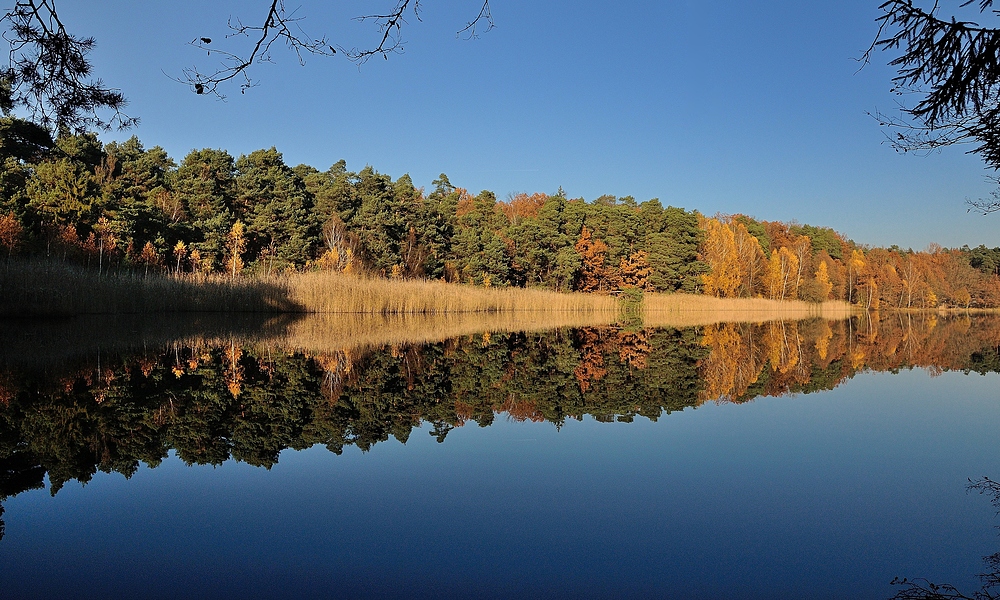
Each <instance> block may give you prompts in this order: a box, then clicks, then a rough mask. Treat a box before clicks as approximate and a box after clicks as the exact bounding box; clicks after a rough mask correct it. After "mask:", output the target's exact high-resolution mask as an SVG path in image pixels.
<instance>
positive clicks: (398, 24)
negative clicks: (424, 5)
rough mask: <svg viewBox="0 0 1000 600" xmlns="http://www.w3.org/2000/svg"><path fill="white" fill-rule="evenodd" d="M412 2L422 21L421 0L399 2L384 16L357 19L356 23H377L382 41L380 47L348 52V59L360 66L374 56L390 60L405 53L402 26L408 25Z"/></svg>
mask: <svg viewBox="0 0 1000 600" xmlns="http://www.w3.org/2000/svg"><path fill="white" fill-rule="evenodd" d="M411 2H412V6H413V16H414V17H415V18H416V19H417V20H418V21H419V20H420V0H397V2H396V6H395V8H393V9H392V10H391V11H389V13H388V14H384V15H364V16H360V17H355V19H354V20H356V21H361V22H365V21H375V23H376V24H377V25H378V28H379V32H380V33H381V34H382V39H381V40H380V41H379V43H378V46H376V47H374V48H369V49H358V48H352V49H350V50H346V51H345V52H344V54H345V55H346V56H347V58H349V59H351V60H353V61H354V62H356V63H358V64H363V63H366V62H368V59H370V58H371V57H373V56H381V57H382V58H384V59H386V60H388V59H389V55H390V54H400V53H402V51H403V39H402V37H401V34H402V26H403V25H404V24H406V19H405V18H404V17H405V15H406V9H407V8H409V7H410V5H411Z"/></svg>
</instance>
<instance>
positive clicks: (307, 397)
mask: <svg viewBox="0 0 1000 600" xmlns="http://www.w3.org/2000/svg"><path fill="white" fill-rule="evenodd" d="M241 339H242V338H238V337H232V338H231V339H227V340H224V341H223V340H220V339H219V338H215V339H214V340H213V341H205V340H198V339H197V338H191V337H188V338H186V339H185V341H182V342H176V343H172V344H167V345H160V346H158V349H157V350H155V351H142V352H132V353H122V354H118V355H115V356H109V355H107V354H104V355H102V356H101V357H100V359H99V360H97V359H95V360H92V361H88V360H83V361H82V362H78V363H77V364H76V365H75V366H72V367H68V366H65V364H66V363H65V361H63V363H62V365H61V366H60V365H49V366H38V365H37V364H36V363H32V366H31V367H30V368H29V367H17V368H15V367H2V366H0V501H2V500H3V499H5V498H8V497H11V496H13V495H15V494H18V493H20V492H22V491H25V490H30V489H36V488H39V487H42V486H43V482H44V477H45V476H46V475H47V476H48V478H49V489H50V491H51V493H52V494H55V493H57V492H58V491H59V489H60V488H61V487H62V486H63V485H65V484H66V483H67V482H68V481H71V480H77V481H80V482H87V481H89V480H90V479H91V478H92V477H93V475H94V474H95V473H97V471H103V472H108V473H111V472H115V473H121V474H123V475H124V476H125V477H130V476H131V475H132V474H133V473H135V472H136V470H137V469H138V467H139V465H140V463H144V464H146V465H148V466H150V467H155V466H157V465H158V464H159V463H160V462H161V461H162V460H163V459H164V458H166V457H167V455H168V453H169V452H170V451H171V450H173V451H174V452H175V453H176V455H177V456H178V457H180V458H181V459H182V460H183V461H185V462H186V463H188V464H212V465H218V464H221V463H223V462H224V461H226V460H229V459H235V460H238V461H242V462H246V463H249V464H251V465H257V466H262V467H265V468H269V467H270V466H272V465H274V464H275V463H276V462H277V461H278V456H279V454H280V453H281V451H282V450H284V449H287V448H292V449H296V450H300V449H305V448H309V447H311V446H314V445H317V444H322V445H324V446H326V447H327V448H328V449H329V450H330V451H331V452H334V453H337V454H339V453H341V452H342V451H343V449H344V447H345V446H351V445H353V446H356V447H358V448H360V449H361V450H363V451H366V450H368V449H370V448H372V447H373V446H374V445H375V444H378V443H380V442H383V441H386V440H388V439H389V437H390V436H391V437H394V438H395V439H397V440H399V441H401V442H406V440H407V439H408V438H409V436H410V435H411V433H412V431H413V429H414V428H415V427H420V426H421V425H422V424H423V423H428V424H429V426H430V427H429V429H430V433H431V435H433V436H435V437H436V438H437V440H438V441H439V442H443V441H444V440H445V439H446V438H447V435H448V432H449V431H451V430H452V429H454V428H456V427H462V426H465V425H468V424H471V423H475V424H477V425H479V426H482V427H485V426H488V425H490V424H491V423H492V422H493V421H494V420H495V419H496V418H497V417H498V416H502V417H505V418H507V419H510V420H514V421H545V422H550V423H553V424H554V425H556V426H557V427H558V426H561V425H562V424H563V423H565V422H566V420H567V419H578V420H579V419H583V418H584V417H585V416H587V415H589V416H591V417H592V418H594V419H595V420H598V421H602V422H613V421H618V422H628V421H632V420H633V419H634V418H635V417H636V416H643V417H646V418H648V419H652V420H656V419H657V418H659V417H661V416H662V415H664V414H670V413H671V412H675V411H681V410H684V409H687V408H694V407H697V406H699V405H700V404H703V403H705V402H733V403H742V402H747V401H750V400H753V399H754V398H756V397H759V396H779V395H787V394H798V393H810V392H815V391H819V390H828V389H832V388H834V387H836V386H837V385H839V384H840V383H842V382H843V381H845V380H846V379H849V378H851V377H853V376H854V375H855V374H857V373H859V372H863V371H866V370H872V371H897V370H900V369H907V368H914V367H919V368H925V369H928V370H930V371H931V372H932V373H940V372H942V371H946V370H960V371H965V372H973V371H974V372H979V373H986V372H997V371H1000V318H996V317H986V316H973V317H968V316H963V317H952V318H946V317H938V316H936V315H920V316H914V315H905V314H891V315H884V316H883V317H882V318H880V317H879V316H878V315H877V314H876V315H874V316H872V317H864V318H855V319H853V320H850V321H840V322H829V321H822V320H812V321H804V322H784V323H783V322H774V323H765V324H735V323H728V324H717V325H710V326H705V327H701V328H688V329H652V328H643V327H642V326H636V325H632V326H624V327H623V326H618V327H592V328H583V329H561V330H555V331H549V332H544V333H496V332H494V333H483V334H477V335H470V336H464V337H461V338H454V339H450V340H447V341H443V342H439V343H422V344H396V345H391V346H386V347H381V348H371V347H343V348H330V347H326V346H321V345H320V344H316V343H311V344H310V343H296V340H294V339H288V338H287V337H286V338H281V340H282V341H281V342H280V343H279V342H275V343H269V342H267V341H266V340H264V341H261V340H260V339H256V340H254V341H253V342H247V341H246V340H243V341H241ZM275 339H279V338H275ZM318 346H319V347H318ZM991 489H992V488H991ZM917 597H919V596H917Z"/></svg>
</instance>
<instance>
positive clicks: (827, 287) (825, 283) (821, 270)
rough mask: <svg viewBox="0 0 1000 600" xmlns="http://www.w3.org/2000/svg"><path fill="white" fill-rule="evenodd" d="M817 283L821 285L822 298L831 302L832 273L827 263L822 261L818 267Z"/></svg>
mask: <svg viewBox="0 0 1000 600" xmlns="http://www.w3.org/2000/svg"><path fill="white" fill-rule="evenodd" d="M816 283H818V284H819V291H820V296H822V297H823V299H824V300H829V299H830V291H831V290H833V284H832V283H830V273H829V270H828V269H827V267H826V261H820V263H819V266H817V267H816Z"/></svg>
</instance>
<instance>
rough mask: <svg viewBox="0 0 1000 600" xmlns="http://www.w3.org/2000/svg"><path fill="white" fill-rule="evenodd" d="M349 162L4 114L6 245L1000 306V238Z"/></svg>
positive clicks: (487, 282)
mask: <svg viewBox="0 0 1000 600" xmlns="http://www.w3.org/2000/svg"><path fill="white" fill-rule="evenodd" d="M432 185H433V189H432V190H430V192H429V193H428V192H426V191H425V190H424V189H423V188H417V187H416V186H415V185H414V183H413V181H412V180H411V179H410V177H409V176H408V175H403V176H401V177H399V178H397V179H393V178H392V177H390V176H388V175H385V174H382V173H379V172H377V171H376V170H375V169H373V168H372V167H370V166H367V167H365V168H364V169H362V170H361V171H359V172H352V171H349V170H348V169H347V165H346V163H345V162H344V161H342V160H341V161H339V162H337V163H336V164H334V165H333V166H331V167H330V168H328V169H327V170H325V171H320V170H318V169H316V168H314V167H310V166H307V165H298V166H294V167H290V166H288V165H286V164H285V162H284V160H283V157H282V155H281V153H279V152H278V151H277V150H276V149H274V148H271V149H268V150H258V151H255V152H251V153H250V154H248V155H243V156H239V157H235V158H234V157H233V156H232V155H230V154H229V153H228V152H226V151H224V150H215V149H202V150H194V151H192V152H190V153H189V154H188V155H187V156H185V157H184V158H183V160H181V161H180V163H179V164H178V163H177V162H175V161H174V160H173V159H172V158H170V157H169V156H168V155H167V153H166V152H165V151H164V150H163V149H162V148H160V147H153V148H149V149H147V148H145V147H144V146H143V145H142V143H140V142H139V140H138V139H136V138H134V137H133V138H131V139H129V140H127V141H125V142H121V143H119V142H111V143H108V144H101V143H100V141H99V140H98V138H97V136H96V135H94V134H81V135H71V134H64V135H60V136H57V137H56V138H52V137H51V136H50V135H49V133H48V131H47V130H45V129H43V128H41V127H39V126H37V125H35V124H32V123H30V122H27V121H23V120H18V119H15V118H11V117H7V118H2V119H0V252H3V253H4V254H6V256H7V257H11V256H14V255H17V254H23V255H36V256H38V255H41V256H48V257H53V258H56V259H59V260H67V261H72V262H76V263H79V264H83V265H88V266H90V267H93V268H96V269H98V270H99V271H100V272H101V273H106V272H118V271H122V270H131V271H136V270H138V271H141V272H143V273H149V272H154V273H156V272H172V273H225V274H227V275H231V276H232V277H236V276H238V275H240V274H241V273H244V272H247V273H251V274H258V275H271V274H275V273H283V272H288V271H294V270H308V269H323V270H331V271H339V272H346V273H351V272H353V273H362V272H364V273H369V274H375V275H380V276H384V277H395V278H431V279H443V280H446V281H449V282H456V283H466V284H475V285H484V286H520V287H529V286H537V287H544V288H549V289H554V290H562V291H570V290H578V291H586V292H599V293H601V292H604V293H606V292H611V291H615V290H620V289H623V288H639V289H642V290H646V291H656V292H675V291H682V292H689V293H698V292H704V293H707V294H711V295H715V296H720V297H765V298H775V299H804V300H809V301H822V300H827V299H832V300H846V301H849V302H853V303H856V304H860V305H863V306H865V307H867V308H878V307H880V306H881V307H887V306H888V307H906V308H933V307H936V306H939V305H941V304H949V305H953V306H963V307H969V306H1000V277H998V270H997V264H998V260H1000V249H994V250H989V249H987V248H984V247H979V248H976V249H974V250H970V249H968V248H963V249H959V250H946V249H942V248H936V247H935V248H932V249H930V250H929V251H926V252H913V251H909V250H907V251H903V250H901V249H899V248H895V247H894V248H890V249H881V248H866V247H863V246H859V245H857V244H855V243H854V242H852V241H850V240H847V239H845V238H844V237H843V236H842V235H840V234H838V233H837V232H835V231H833V230H832V229H829V228H823V227H814V226H809V225H800V224H795V223H792V224H785V223H780V222H767V221H757V220H755V219H753V218H751V217H747V216H744V215H735V216H716V217H705V216H704V215H701V214H699V213H697V212H696V211H687V210H685V209H683V208H674V207H667V208H664V207H663V206H662V205H661V204H660V202H659V201H658V200H656V199H653V200H648V201H645V202H641V203H640V202H637V201H636V200H635V199H634V198H632V197H630V196H626V197H621V198H618V197H615V196H611V195H604V196H600V197H598V198H596V199H594V200H592V201H589V202H588V201H585V200H583V199H581V198H576V199H571V198H568V197H567V196H566V194H565V193H563V192H562V190H561V189H560V190H559V191H558V192H556V193H555V194H552V195H549V194H542V193H535V194H530V195H529V194H516V195H511V196H510V197H508V198H507V199H505V200H499V199H497V197H496V196H495V194H493V193H492V192H489V191H482V192H480V193H479V194H477V195H473V194H471V193H470V192H468V191H467V190H465V189H463V188H460V187H456V186H455V185H453V184H452V183H451V181H450V180H449V178H448V177H447V176H446V175H444V174H442V175H441V176H440V177H439V178H438V179H436V180H434V181H433V182H432Z"/></svg>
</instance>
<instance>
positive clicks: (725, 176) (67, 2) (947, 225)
mask: <svg viewBox="0 0 1000 600" xmlns="http://www.w3.org/2000/svg"><path fill="white" fill-rule="evenodd" d="M393 2H394V0H367V1H360V0H348V1H343V2H337V3H333V2H321V1H320V0H286V5H287V6H288V8H289V9H292V8H295V7H296V6H301V7H300V8H299V14H301V15H302V16H304V17H305V21H303V23H302V25H303V27H304V29H305V30H306V31H307V32H309V33H310V34H313V35H317V36H318V35H320V34H327V35H328V36H329V37H330V38H331V40H332V41H333V42H334V43H337V44H341V45H343V46H345V47H352V46H355V45H358V46H362V45H364V46H372V45H374V44H375V43H376V41H377V34H378V32H377V30H376V29H375V28H374V26H373V25H371V24H370V23H369V24H364V23H357V22H355V21H352V20H351V17H353V16H357V15H361V14H365V13H368V12H373V11H377V10H379V9H382V10H384V9H386V8H389V7H390V6H391V5H392V4H393ZM878 4H880V1H879V0H841V1H839V2H814V1H811V0H796V1H791V0H777V1H764V2H736V1H733V0H717V1H714V2H708V1H704V0H664V1H656V2H654V1H646V2H640V1H633V0H619V1H617V2H607V1H601V2H596V1H586V0H547V1H545V2H539V1H538V0H531V1H529V0H492V5H493V15H494V18H495V20H496V28H495V29H494V30H493V31H491V32H489V33H487V34H485V35H483V36H481V37H480V39H477V40H471V41H466V40H462V39H456V36H455V32H456V31H457V30H458V29H460V28H461V27H462V26H463V25H464V24H465V23H466V22H467V21H468V20H470V19H472V18H473V17H474V16H475V14H476V13H477V12H478V8H479V6H478V2H477V0H423V4H422V5H423V7H424V10H423V12H422V13H421V16H422V21H419V22H418V21H417V20H416V19H413V18H410V19H409V24H408V26H407V27H406V28H405V29H404V33H403V35H404V39H405V40H406V41H407V45H406V52H405V54H403V55H399V56H393V57H391V58H390V59H389V60H388V61H383V60H382V59H380V58H379V59H375V60H372V61H371V62H369V63H368V64H365V65H363V66H362V67H360V68H359V67H357V66H356V65H354V64H352V63H351V62H349V61H348V60H346V59H344V58H342V57H339V56H338V57H334V58H323V57H314V58H307V64H306V65H305V66H304V67H300V66H298V63H297V61H296V58H295V56H294V54H292V53H290V52H287V51H284V50H283V49H279V50H277V51H275V52H274V55H273V58H274V63H273V64H262V65H260V66H258V67H256V68H255V69H254V71H253V72H252V76H253V77H254V79H255V80H257V81H258V82H259V85H258V86H257V87H255V88H253V89H251V90H250V91H248V92H247V93H246V94H245V95H241V94H240V93H239V89H238V87H232V88H229V89H228V90H227V91H228V92H229V93H228V99H227V101H225V102H222V101H219V100H216V99H213V98H209V97H204V96H196V95H195V94H193V93H191V92H190V91H189V90H188V88H186V87H185V86H183V85H181V84H179V83H177V82H175V81H173V80H171V78H170V77H169V76H174V77H179V76H180V74H181V70H182V69H183V68H184V67H186V66H191V65H198V66H199V67H200V68H202V69H208V68H210V67H211V66H213V65H214V64H216V61H217V59H216V57H209V56H205V54H204V52H201V51H199V50H196V49H194V48H192V47H191V46H189V45H187V42H189V41H191V40H192V39H194V38H195V37H199V36H208V37H211V38H213V40H214V41H213V46H219V47H226V46H224V45H225V44H232V43H234V41H233V40H230V41H226V40H224V39H223V38H224V37H225V33H226V21H227V19H228V18H229V16H230V15H232V16H234V17H235V16H238V17H242V18H244V19H245V20H246V21H248V22H250V21H254V20H257V21H260V20H261V19H262V16H263V14H265V13H266V10H267V6H268V5H269V3H268V2H266V1H265V0H242V1H239V2H236V1H221V0H220V1H213V2H204V1H194V0H171V1H169V2H168V1H165V0H143V1H142V2H136V1H135V0H89V1H87V2H81V1H79V0H62V1H61V2H60V3H59V4H58V6H59V8H60V13H61V16H62V17H63V21H64V22H65V23H66V25H67V28H68V29H69V30H70V31H71V32H73V33H76V34H77V35H92V36H94V37H96V38H97V41H98V47H97V49H96V50H95V52H94V53H93V55H92V58H93V61H94V64H95V67H96V71H97V75H99V76H100V77H102V78H103V79H104V80H105V82H106V83H107V84H109V85H112V86H115V87H119V88H121V89H122V90H123V91H124V92H125V93H126V95H127V96H128V98H129V100H130V102H131V105H130V107H129V110H128V112H129V114H131V115H134V116H139V117H140V118H141V119H142V122H141V124H140V125H139V127H138V128H136V129H135V130H133V131H131V132H128V133H125V134H121V133H113V134H104V135H102V139H104V140H111V139H121V138H124V137H128V136H129V135H131V134H135V135H137V136H138V137H139V138H140V139H141V140H142V141H143V142H144V143H145V144H146V146H147V147H148V146H154V145H160V146H163V147H164V148H165V149H166V150H167V151H168V152H169V153H170V154H171V155H172V156H173V157H174V158H175V159H177V160H180V159H181V158H182V157H183V156H184V155H185V154H186V153H187V152H188V151H190V150H192V149H195V148H204V147H212V148H224V149H227V150H229V151H230V152H231V153H232V154H234V155H239V154H241V153H247V152H251V151H253V150H255V149H258V148H267V147H270V146H275V147H277V148H278V150H279V151H281V152H282V153H283V154H284V156H285V160H286V162H287V163H288V164H290V165H295V164H299V163H307V164H311V165H313V166H315V167H317V168H320V169H325V168H327V167H328V166H330V165H331V164H332V163H334V162H336V161H337V160H339V159H341V158H343V159H345V160H347V164H348V167H349V168H350V169H352V170H359V169H361V168H362V167H364V166H365V165H366V164H370V165H372V166H373V167H375V168H376V169H377V170H379V171H380V172H384V173H388V174H390V175H392V176H393V177H398V176H400V175H402V174H404V173H409V174H410V176H411V177H412V178H413V180H414V182H415V183H416V184H417V186H425V187H427V188H430V187H431V181H432V180H433V179H435V178H436V177H437V176H438V174H439V173H442V172H444V173H447V174H448V176H449V178H450V179H451V181H452V183H454V184H455V185H458V186H461V187H465V188H468V189H470V190H472V191H473V192H478V191H479V190H481V189H489V190H492V191H494V192H496V194H497V195H498V196H499V197H500V198H504V197H506V196H507V195H508V194H509V193H516V192H520V191H525V192H535V191H541V192H548V193H552V192H555V191H556V190H557V189H558V188H559V187H560V186H562V187H563V188H564V189H565V190H566V192H567V194H569V195H570V196H571V197H581V196H582V197H584V198H587V199H593V198H595V197H596V196H599V195H601V194H606V193H607V194H614V195H617V196H625V195H632V196H634V197H636V198H637V199H638V200H639V201H643V200H647V199H649V198H659V199H660V200H661V201H662V202H663V204H664V205H673V206H681V207H684V208H687V209H697V210H700V211H702V212H703V213H706V214H709V215H711V214H714V213H717V212H723V213H736V212H741V213H745V214H749V215H753V216H755V217H757V218H759V219H767V220H782V221H791V220H796V221H798V222H801V223H809V224H814V225H823V226H829V227H833V228H834V229H837V230H838V231H840V232H842V233H844V234H845V235H847V236H848V237H850V238H852V239H854V240H855V241H857V242H859V243H864V244H871V245H890V244H894V243H895V244H899V245H900V246H903V247H913V248H914V249H922V248H924V247H926V246H927V245H928V244H929V243H931V242H937V243H940V244H942V245H945V246H960V245H962V244H969V245H978V244H980V243H985V244H987V245H989V246H991V247H992V246H1000V214H998V215H993V216H985V217H984V216H981V215H976V214H969V213H967V212H966V207H965V200H966V199H967V198H973V199H975V198H980V197H987V196H988V195H989V192H990V191H991V190H992V189H995V186H994V185H991V184H990V183H989V182H988V181H986V179H985V177H986V175H988V174H989V173H988V172H987V171H986V170H985V169H984V166H983V163H982V161H981V160H980V159H979V158H978V157H976V156H970V155H967V154H966V153H965V152H966V150H968V148H961V147H958V148H950V149H947V150H945V151H943V152H941V153H935V154H932V155H930V156H922V157H918V156H912V155H901V154H897V153H895V152H894V151H893V150H892V148H891V147H889V146H888V145H886V144H884V143H883V140H884V137H883V132H882V130H880V128H879V127H878V125H877V123H876V122H875V121H874V120H873V119H872V118H871V117H869V116H867V115H866V111H870V110H873V109H875V108H879V109H883V110H886V109H892V107H893V106H894V102H895V98H894V96H893V95H891V94H890V93H889V87H890V83H889V79H890V78H891V76H892V74H893V73H892V70H891V69H889V68H888V67H886V66H885V63H886V62H887V60H888V59H889V58H890V56H889V55H886V54H880V55H877V56H876V58H877V61H876V63H875V64H872V65H869V66H868V67H866V68H865V69H863V70H861V71H860V72H858V68H859V63H858V62H856V60H855V59H856V58H857V57H859V56H860V55H861V54H862V52H863V50H864V49H865V48H867V47H868V45H869V44H870V43H871V40H872V38H873V36H874V35H875V32H876V24H875V21H874V19H875V18H876V17H877V16H878V10H877V6H878ZM228 47H231V48H234V49H235V48H241V49H242V48H246V42H245V41H244V42H243V43H242V45H240V46H228Z"/></svg>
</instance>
